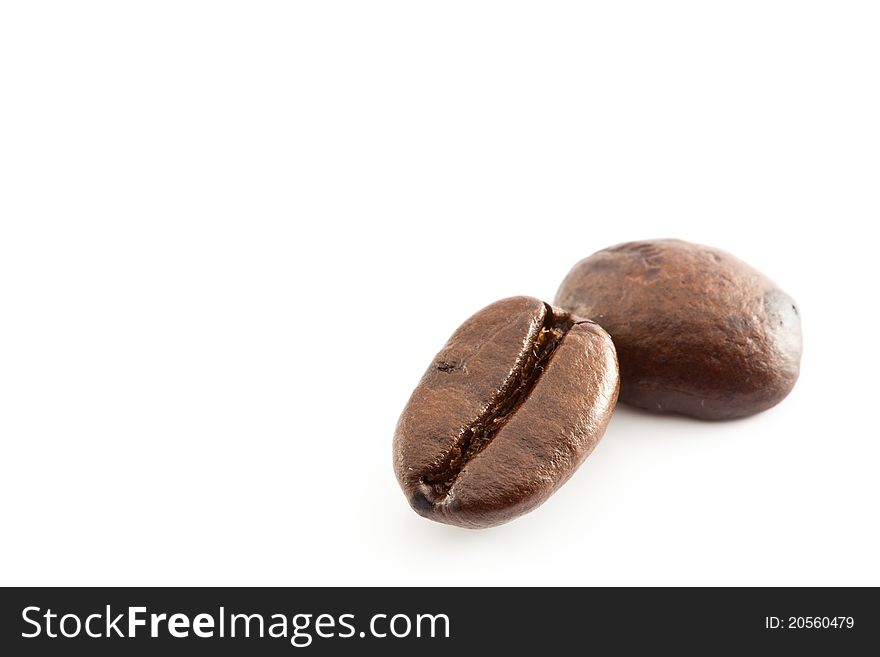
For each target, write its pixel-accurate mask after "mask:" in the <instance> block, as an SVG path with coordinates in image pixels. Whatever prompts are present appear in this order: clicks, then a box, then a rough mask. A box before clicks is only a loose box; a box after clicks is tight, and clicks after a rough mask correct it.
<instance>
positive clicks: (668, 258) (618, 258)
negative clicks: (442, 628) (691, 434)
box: [556, 240, 801, 420]
mask: <svg viewBox="0 0 880 657" xmlns="http://www.w3.org/2000/svg"><path fill="white" fill-rule="evenodd" d="M556 304H557V305H558V306H560V307H561V308H564V309H565V310H568V311H569V312H573V313H576V314H578V315H581V316H583V317H590V318H591V319H594V320H595V321H597V322H598V323H599V324H601V325H602V327H603V328H604V329H605V330H606V331H608V332H609V333H610V334H611V337H612V339H613V340H614V345H615V347H616V348H617V355H618V358H619V359H620V400H621V401H623V402H626V403H629V404H633V405H635V406H639V407H641V408H646V409H650V410H652V411H658V412H677V413H683V414H685V415H692V416H694V417H698V418H703V419H710V420H720V419H726V418H735V417H742V416H746V415H751V414H753V413H758V412H760V411H763V410H766V409H768V408H770V407H771V406H774V405H776V404H778V403H779V402H780V401H782V399H784V398H785V396H786V395H788V393H789V392H790V391H791V389H792V387H793V386H794V383H795V381H796V380H797V377H798V371H799V369H800V358H801V324H800V317H799V314H798V309H797V306H796V305H795V303H794V301H793V300H792V299H791V297H789V296H788V295H787V294H785V293H784V292H783V291H782V290H780V289H779V288H778V287H776V285H774V284H773V282H772V281H770V280H769V279H767V278H766V277H765V276H764V275H763V274H761V273H760V272H758V271H756V270H755V269H753V268H751V267H749V266H748V265H747V264H745V263H744V262H741V261H740V260H737V259H736V258H734V257H733V256H731V255H730V254H728V253H725V252H724V251H719V250H717V249H713V248H709V247H706V246H700V245H698V244H690V243H688V242H682V241H680V240H651V241H646V242H629V243H627V244H620V245H618V246H614V247H611V248H609V249H605V250H603V251H599V252H598V253H594V254H593V255H591V256H590V257H588V258H586V259H585V260H582V261H580V262H579V263H577V264H576V265H575V266H574V268H573V269H572V270H571V271H570V272H569V274H568V276H567V277H566V278H565V280H564V281H563V283H562V286H561V287H560V288H559V292H558V293H557V295H556Z"/></svg>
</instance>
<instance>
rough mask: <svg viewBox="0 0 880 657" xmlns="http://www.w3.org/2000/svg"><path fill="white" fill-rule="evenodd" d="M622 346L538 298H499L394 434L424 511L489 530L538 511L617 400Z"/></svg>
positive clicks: (400, 468)
mask: <svg viewBox="0 0 880 657" xmlns="http://www.w3.org/2000/svg"><path fill="white" fill-rule="evenodd" d="M617 389H618V373H617V360H616V356H615V353H614V345H613V344H612V343H611V339H610V338H609V337H608V334H607V333H606V332H605V331H603V330H602V329H601V328H600V327H599V326H598V325H597V324H596V323H594V322H591V321H588V320H584V319H581V318H578V317H575V316H573V315H570V314H568V313H565V312H562V311H560V310H558V309H556V308H552V307H551V306H549V305H547V304H545V303H543V302H541V301H539V300H538V299H533V298H531V297H512V298H510V299H504V300H502V301H498V302H496V303H494V304H492V305H490V306H488V307H486V308H484V309H483V310H481V311H479V312H478V313H477V314H475V315H474V316H472V317H471V318H470V319H468V320H467V321H466V322H465V323H464V324H462V325H461V327H459V329H458V330H457V331H456V332H455V333H454V334H453V335H452V337H451V338H450V339H449V342H447V343H446V346H444V347H443V349H442V350H441V351H440V353H439V354H437V356H436V357H435V358H434V361H433V362H432V363H431V366H430V367H429V368H428V370H427V372H425V375H424V376H423V377H422V380H421V382H420V383H419V385H418V386H417V387H416V389H415V391H414V392H413V394H412V396H411V397H410V400H409V403H408V404H407V406H406V408H405V409H404V411H403V414H402V415H401V416H400V420H399V421H398V423H397V429H396V431H395V434H394V469H395V472H396V474H397V479H398V481H399V482H400V485H401V487H402V488H403V491H404V493H406V496H407V498H408V499H409V503H410V505H411V506H412V507H413V509H415V510H416V511H417V512H418V513H419V514H421V515H423V516H425V517H426V518H430V519H432V520H436V521H438V522H444V523H448V524H452V525H459V526H462V527H471V528H479V527H489V526H492V525H498V524H501V523H503V522H507V521H508V520H512V519H513V518H515V517H517V516H519V515H522V514H523V513H526V512H528V511H531V510H532V509H534V508H535V507H537V506H538V505H540V504H541V503H542V502H544V501H545V500H546V499H547V498H548V497H550V495H552V494H553V492H554V491H555V490H556V489H557V488H559V487H560V486H561V485H562V484H563V483H565V481H566V480H567V479H568V478H569V477H570V476H571V475H572V473H574V471H575V470H576V469H577V468H578V466H579V465H580V464H581V463H582V462H583V460H584V459H585V458H586V457H587V455H588V454H589V453H590V452H591V451H592V450H593V448H594V447H595V446H596V443H597V442H598V441H599V439H600V438H601V437H602V434H603V433H604V432H605V427H606V425H607V424H608V420H609V418H610V416H611V411H612V410H613V408H614V405H615V402H616V400H617Z"/></svg>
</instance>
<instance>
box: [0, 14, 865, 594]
mask: <svg viewBox="0 0 880 657" xmlns="http://www.w3.org/2000/svg"><path fill="white" fill-rule="evenodd" d="M878 34H880V9H878V5H877V3H872V2H864V3H856V2H825V3H819V2H803V1H799V2H768V1H766V0H761V1H759V2H737V3H706V2H689V3H683V2H663V3H656V2H645V3H633V2H614V3H593V4H586V3H580V2H578V3H570V4H569V3H543V4H542V3H517V2H499V3H485V2H483V3H479V2H472V1H468V2H443V3H427V2H412V1H402V2H384V3H383V2H376V3H367V2H350V3H349V2H321V3H287V2H278V3H271V2H263V3H253V2H240V3H230V2H204V3H195V2H156V1H154V2H150V3H118V2H105V3H97V2H91V3H90V2H84V3H68V2H58V3H46V2H21V3H17V2H11V3H4V5H3V9H2V10H0V99H2V102H0V222H2V224H0V318H2V321H0V445H2V476H0V500H2V502H0V527H2V534H3V539H2V544H0V551H2V555H0V556H2V558H0V582H2V583H3V584H32V585H35V584H96V585H97V584H117V585H137V584H140V585H152V584H180V585H197V584H203V585H207V584H211V585H220V584H229V585H238V584H249V585H300V584H303V585H304V584H312V585H342V584H378V585H386V584H388V585H390V584H411V585H427V584H476V585H484V584H485V585H488V584H579V585H594V584H595V585H598V584H605V585H630V584H632V585H655V584H672V585H686V584H696V585H704V584H705V585H710V584H711V585H720V584H732V585H739V584H756V585H759V584H763V585H786V584H787V585H810V584H820V585H831V584H835V585H862V584H872V585H880V567H878V560H877V554H878V553H880V536H878V519H877V515H878V514H877V507H878V501H880V494H878V478H877V471H878V466H877V464H878V460H880V440H878V438H880V432H878V429H877V425H878V419H877V418H878V404H877V400H876V390H877V385H878V384H877V380H878V379H877V372H878V368H880V363H878V359H877V347H876V344H877V338H876V331H877V326H878V322H880V317H878V312H877V299H876V297H877V292H876V288H877V286H876V283H877V263H876V260H877V257H876V251H877V246H876V240H875V238H874V237H873V236H872V235H871V231H873V229H874V226H875V223H876V221H877V219H878V217H880V194H878V189H880V188H878V182H880V84H878V81H880V77H878V74H880V39H878ZM652 237H679V238H683V239H687V240H691V241H696V242H702V243H706V244H710V245H713V246H718V247H721V248H724V249H725V250H728V251H730V252H732V253H734V254H735V255H737V256H739V257H740V258H742V259H743V260H745V261H746V262H749V263H750V264H752V265H754V266H756V267H757V268H759V269H761V270H762V271H764V272H765V273H767V274H768V275H769V276H770V277H771V278H774V279H775V280H776V281H777V282H778V283H779V284H780V285H781V286H782V287H783V289H785V290H786V291H787V292H789V293H790V294H791V295H792V296H793V297H794V298H795V299H796V300H797V301H798V303H799V305H800V307H801V312H802V317H803V322H804V345H805V346H804V357H803V363H802V371H801V378H800V381H799V382H798V384H797V386H796V388H795V390H794V392H793V393H792V394H791V396H790V397H789V398H788V399H787V400H786V401H784V402H783V403H782V404H781V405H780V406H778V407H777V408H775V409H773V410H771V411H768V412H766V413H764V414H762V415H759V416H756V417H753V418H750V419H747V420H743V421H737V422H730V423H715V424H707V423H701V422H696V421H690V420H687V419H683V418H682V419H676V418H670V417H656V416H652V415H645V414H641V413H637V412H635V411H631V410H628V409H626V408H620V409H619V410H618V411H617V412H616V414H615V416H614V418H613V419H612V421H611V424H610V425H609V427H608V431H607V433H606V435H605V438H604V440H603V441H602V443H601V444H600V445H599V447H598V448H597V449H596V451H595V452H594V453H593V455H592V456H591V457H590V458H589V459H588V461H587V462H586V463H585V465H584V466H583V467H582V468H581V469H580V470H579V471H578V472H577V473H576V475H575V476H574V477H573V478H572V480H571V481H570V482H569V483H568V484H566V486H564V487H563V488H562V489H561V490H560V491H559V493H558V494H556V495H555V496H554V497H553V498H551V500H550V501H548V502H547V503H546V504H545V505H544V506H543V507H541V508H540V509H538V510H537V511H535V512H533V513H532V514H530V515H528V516H525V517H523V518H520V519H518V520H516V521H514V522H512V523H510V524H508V525H505V526H502V527H500V528H497V529H492V530H486V531H467V530H462V529H457V528H454V527H447V526H443V525H439V524H434V523H431V522H429V521H427V520H423V519H422V518H420V517H418V516H417V515H416V514H415V513H413V512H412V511H411V510H410V509H409V507H408V505H407V503H406V501H405V499H404V497H403V495H402V494H401V492H400V490H399V489H398V486H397V483H396V481H395V478H394V475H393V472H392V467H391V438H392V433H393V430H394V425H395V422H396V420H397V416H398V414H399V413H400V411H401V410H402V408H403V406H404V404H405V403H406V401H407V398H408V396H409V394H410V392H411V390H412V388H413V387H414V385H415V384H416V383H417V381H418V380H419V378H420V377H421V374H422V372H423V370H424V369H425V368H426V367H427V366H428V364H429V363H430V361H431V358H432V356H433V355H434V353H435V352H436V351H437V350H439V349H440V347H441V346H442V344H443V342H444V341H445V340H446V338H447V337H448V336H449V334H450V333H451V332H452V331H453V330H454V329H455V328H456V327H457V326H458V324H460V323H461V322H462V321H463V320H464V319H465V318H467V317H468V316H469V315H470V314H472V313H473V312H475V311H476V310H478V309H479V308H481V307H482V306H484V305H486V304H488V303H490V302H492V301H494V300H496V299H499V298H502V297H505V296H509V295H514V294H530V295H533V296H538V297H541V298H544V299H547V300H552V297H553V295H554V294H555V292H556V288H557V286H558V284H559V282H560V281H561V280H562V278H563V276H564V275H565V274H566V272H567V271H568V269H569V267H570V266H571V265H572V264H574V262H576V261H577V260H578V259H580V258H582V257H584V256H586V255H588V254H590V253H592V252H593V251H596V250H598V249H600V248H602V247H605V246H608V245H610V244H614V243H617V242H622V241H626V240H630V239H640V238H652Z"/></svg>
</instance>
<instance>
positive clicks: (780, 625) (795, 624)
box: [764, 616, 856, 630]
mask: <svg viewBox="0 0 880 657" xmlns="http://www.w3.org/2000/svg"><path fill="white" fill-rule="evenodd" d="M855 624H856V622H855V619H854V618H853V617H852V616H782V617H780V616H765V617H764V627H765V628H766V629H768V630H851V629H852V628H853V627H855Z"/></svg>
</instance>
